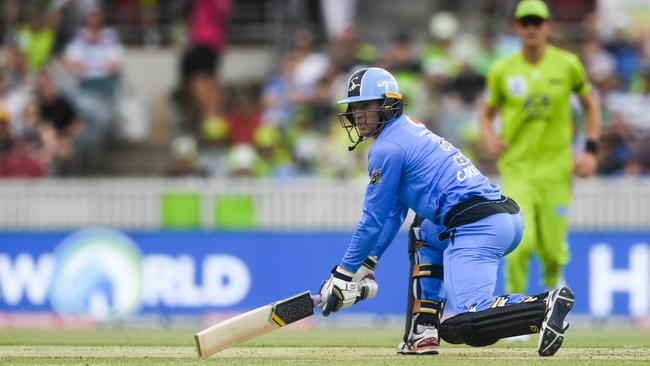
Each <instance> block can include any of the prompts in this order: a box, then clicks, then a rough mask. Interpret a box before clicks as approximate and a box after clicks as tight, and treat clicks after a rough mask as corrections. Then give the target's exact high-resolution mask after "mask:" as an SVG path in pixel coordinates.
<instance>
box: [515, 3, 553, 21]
mask: <svg viewBox="0 0 650 366" xmlns="http://www.w3.org/2000/svg"><path fill="white" fill-rule="evenodd" d="M528 16H534V17H539V18H542V19H548V18H549V16H550V14H549V11H548V6H546V3H545V2H544V1H542V0H522V1H521V2H519V4H518V5H517V9H516V10H515V19H521V18H523V17H528Z"/></svg>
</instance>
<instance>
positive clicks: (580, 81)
mask: <svg viewBox="0 0 650 366" xmlns="http://www.w3.org/2000/svg"><path fill="white" fill-rule="evenodd" d="M569 72H570V75H571V91H572V92H574V93H576V94H578V95H580V96H584V95H587V94H588V93H589V92H590V91H591V83H590V82H589V79H588V78H587V73H586V72H585V68H584V66H582V62H580V59H579V58H578V57H577V56H575V55H573V56H572V57H571V62H570V64H569Z"/></svg>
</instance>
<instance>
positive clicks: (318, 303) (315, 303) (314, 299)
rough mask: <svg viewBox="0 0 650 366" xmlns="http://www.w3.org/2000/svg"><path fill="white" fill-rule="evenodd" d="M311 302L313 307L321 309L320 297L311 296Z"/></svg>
mask: <svg viewBox="0 0 650 366" xmlns="http://www.w3.org/2000/svg"><path fill="white" fill-rule="evenodd" d="M311 300H312V301H313V302H314V306H315V307H317V308H319V307H321V305H322V301H323V299H321V297H320V295H311Z"/></svg>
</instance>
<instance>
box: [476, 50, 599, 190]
mask: <svg viewBox="0 0 650 366" xmlns="http://www.w3.org/2000/svg"><path fill="white" fill-rule="evenodd" d="M590 91H591V85H590V84H589V81H588V80H587V77H586V74H585V70H584V67H583V66H582V63H581V62H580V60H579V59H578V57H577V56H576V55H574V54H573V53H571V52H568V51H564V50H561V49H559V48H556V47H553V46H546V50H545V52H544V56H543V57H542V59H541V60H540V61H539V62H538V63H536V64H531V63H529V62H528V61H526V60H524V58H523V55H522V53H521V52H519V53H517V54H514V55H512V56H509V57H506V58H503V59H501V60H499V61H497V62H496V63H495V64H494V65H493V66H492V68H491V69H490V72H489V74H488V79H487V94H486V103H487V104H488V105H489V106H491V107H494V108H498V109H499V114H500V116H501V133H500V136H501V138H502V139H504V140H505V141H506V142H507V143H508V146H509V147H508V149H507V150H506V151H505V152H504V153H503V155H502V156H501V157H500V158H499V161H498V163H497V166H498V168H499V171H500V173H501V175H502V176H505V177H512V178H518V179H526V180H562V179H571V175H572V167H573V162H572V155H571V144H572V140H573V122H572V119H571V105H570V101H569V97H570V95H571V93H576V94H578V95H581V96H583V95H586V94H587V93H589V92H590Z"/></svg>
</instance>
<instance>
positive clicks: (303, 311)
mask: <svg viewBox="0 0 650 366" xmlns="http://www.w3.org/2000/svg"><path fill="white" fill-rule="evenodd" d="M320 303H321V298H320V295H312V294H311V292H309V291H305V292H303V293H300V294H297V295H295V296H292V297H289V298H287V299H284V300H280V301H276V302H274V303H271V304H268V305H264V306H261V307H259V308H257V309H253V310H251V311H249V312H246V313H243V314H240V315H237V316H235V317H232V318H230V319H226V320H224V321H222V322H220V323H217V324H215V325H213V326H211V327H209V328H206V329H204V330H202V331H200V332H198V333H196V335H194V340H195V341H196V349H197V351H198V352H199V357H208V356H210V355H212V354H215V353H217V352H220V351H223V350H224V349H226V348H228V347H231V346H234V345H236V344H239V343H241V342H244V341H247V340H249V339H253V338H255V337H258V336H261V335H262V334H266V333H268V332H270V331H272V330H275V329H278V328H281V327H284V326H286V325H288V324H291V323H293V322H296V321H298V320H300V319H304V318H306V317H309V316H311V315H313V314H314V307H318V306H320Z"/></svg>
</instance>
